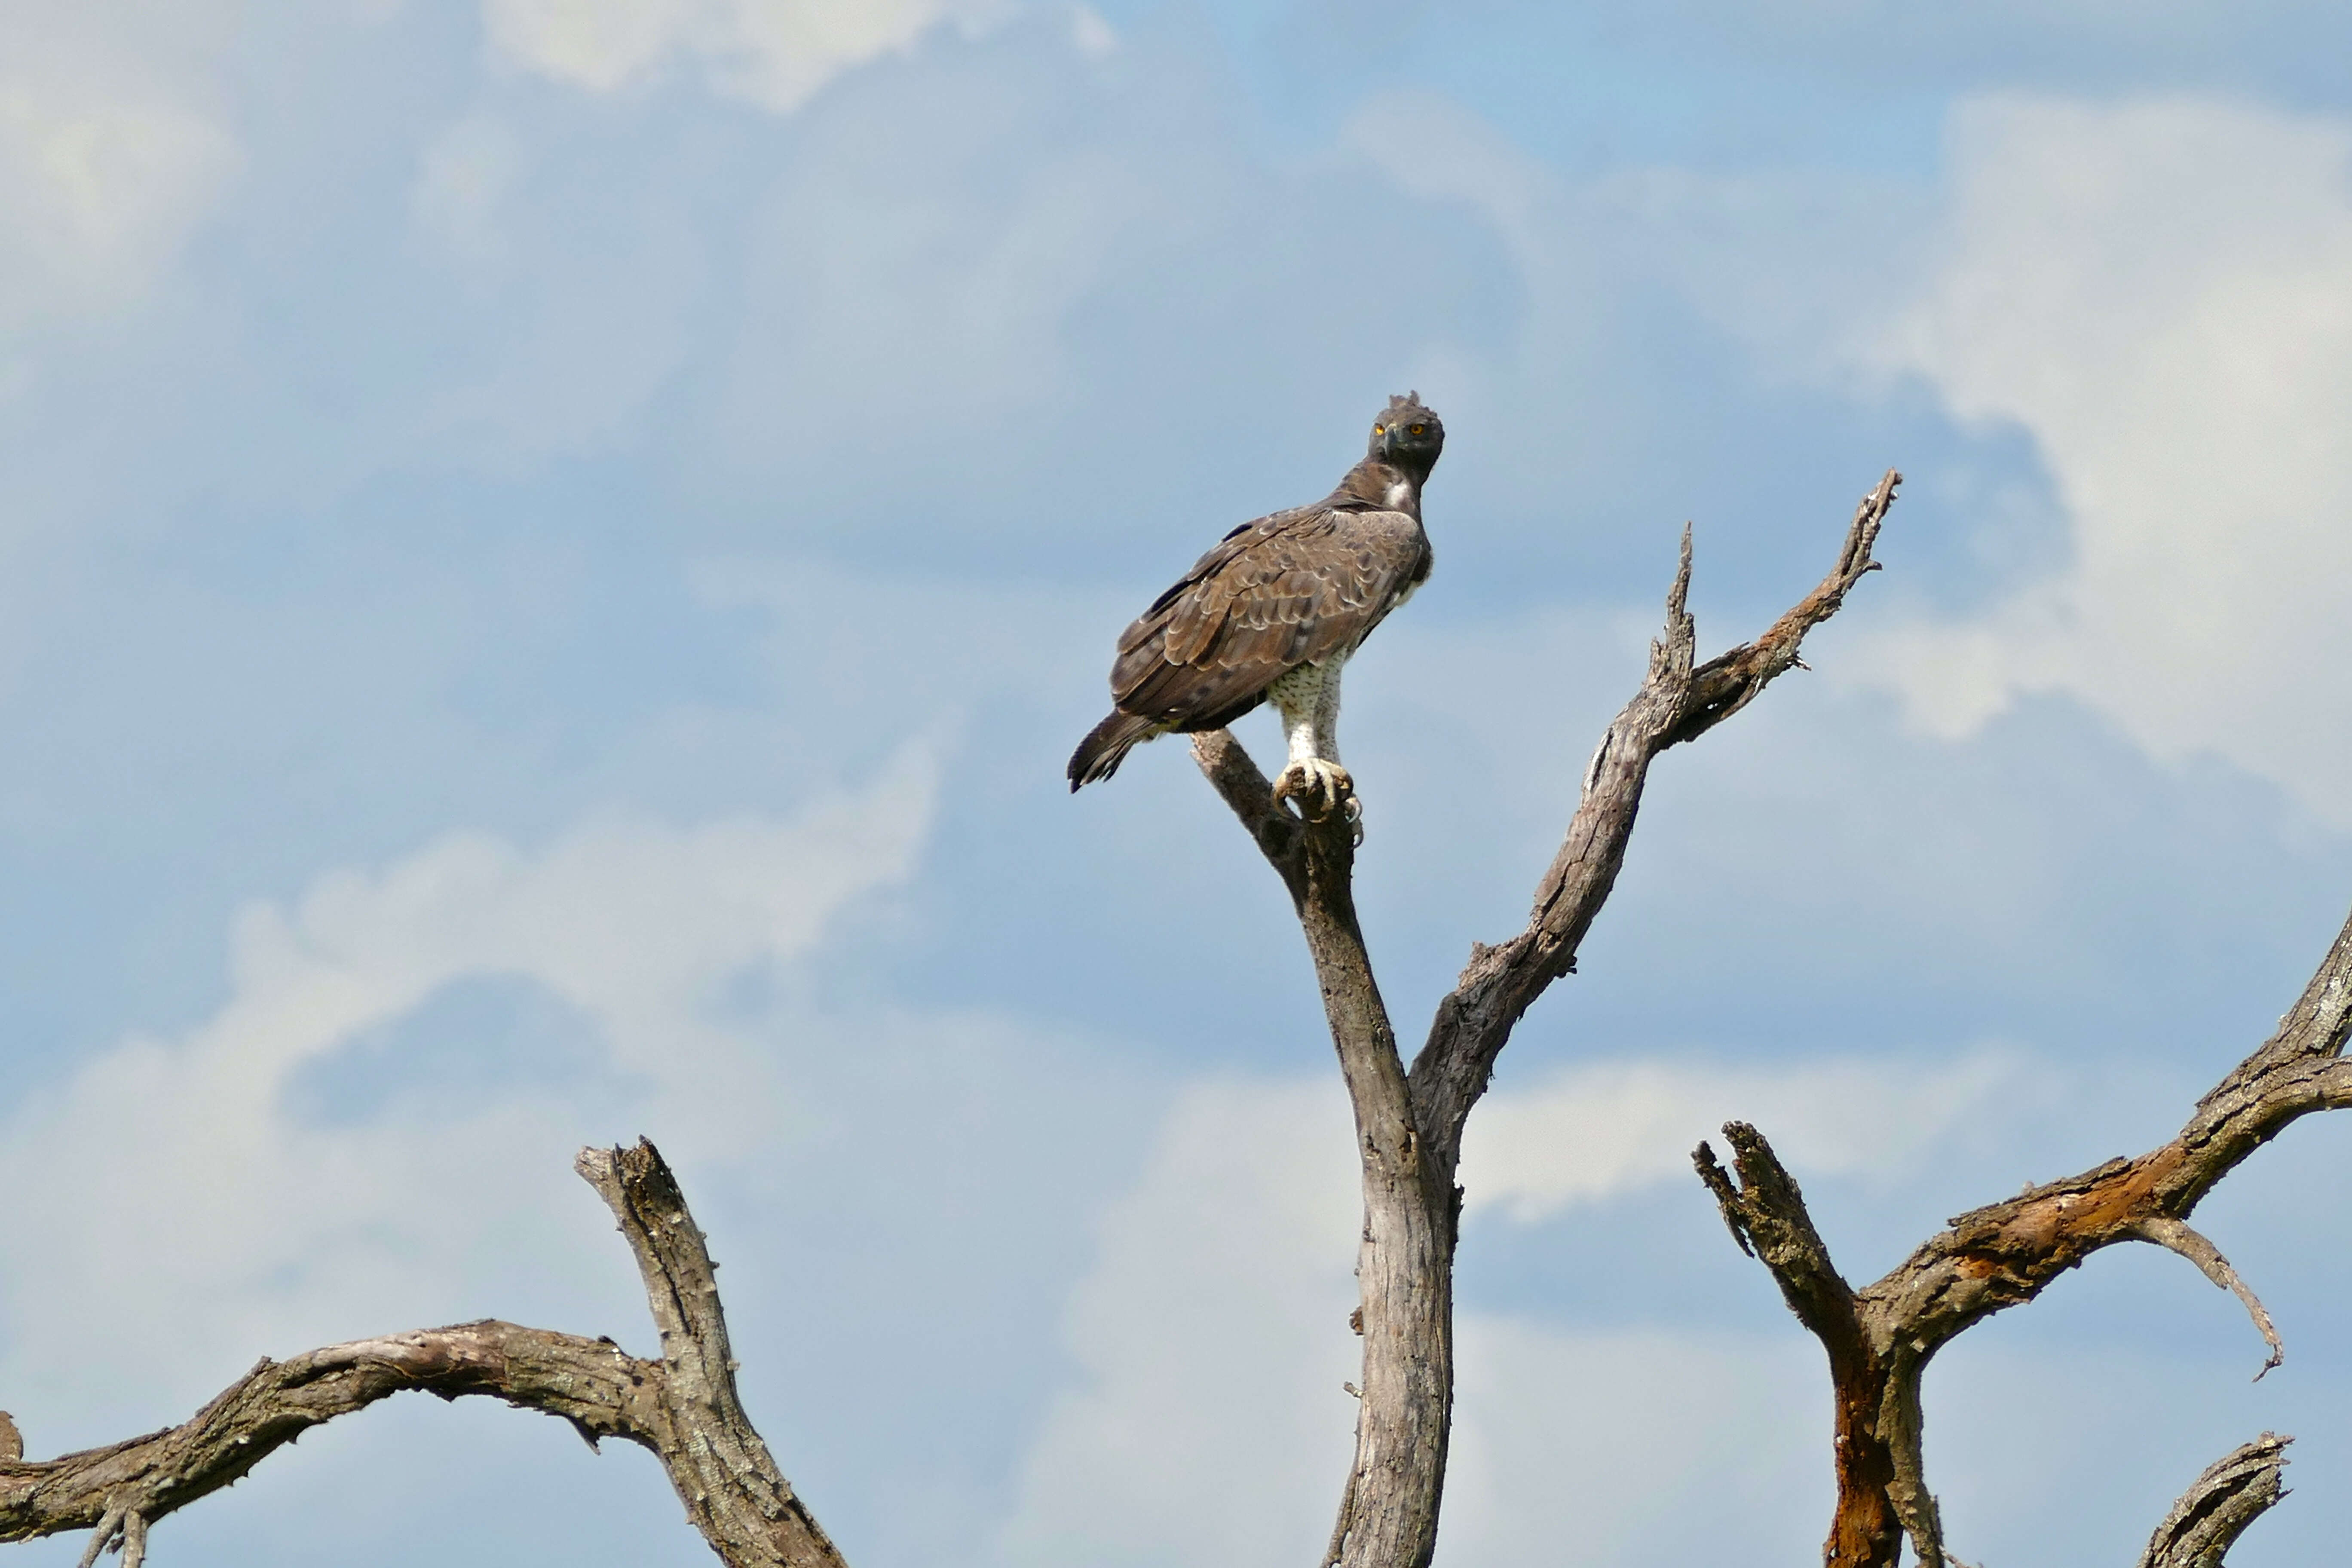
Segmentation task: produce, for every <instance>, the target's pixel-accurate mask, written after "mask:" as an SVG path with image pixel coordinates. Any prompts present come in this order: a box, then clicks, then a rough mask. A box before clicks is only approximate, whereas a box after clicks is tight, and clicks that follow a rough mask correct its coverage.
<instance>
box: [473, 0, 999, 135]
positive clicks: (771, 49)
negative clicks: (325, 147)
mask: <svg viewBox="0 0 2352 1568" xmlns="http://www.w3.org/2000/svg"><path fill="white" fill-rule="evenodd" d="M482 11H483V21H484V24H485V26H487V28H488V33H489V38H490V44H491V47H493V48H495V49H497V50H498V52H499V53H500V54H502V55H504V56H505V57H506V58H508V59H509V60H511V61H513V62H514V63H515V64H517V65H520V66H522V67H523V68H526V69H530V70H534V71H538V72H540V73H541V75H544V76H550V77H553V78H555V79H557V80H559V81H564V82H569V83H571V84H572V86H574V87H579V88H584V89H588V90H590V91H592V92H612V91H615V90H618V89H625V88H630V87H635V86H638V85H640V84H642V83H645V82H646V81H649V80H651V79H656V78H657V77H659V76H661V75H662V74H663V73H665V72H666V71H667V70H669V69H671V68H674V67H675V66H677V65H678V64H681V63H683V64H687V65H689V66H692V67H694V68H698V69H699V70H701V71H702V72H703V74H704V75H705V77H706V78H707V79H708V80H709V84H710V86H711V88H712V89H713V90H715V91H717V92H719V93H720V94H722V95H724V96H726V97H729V98H736V99H741V100H745V101H748V102H751V103H755V104H758V105H759V106H761V108H763V109H769V110H774V111H776V112H778V113H783V112H786V111H789V110H793V109H797V108H798V107H799V106H800V105H801V104H802V103H803V102H805V101H807V100H808V99H809V98H810V97H811V96H812V95H813V94H814V93H815V92H816V90H817V89H820V88H822V87H823V86H824V84H825V83H826V82H828V81H830V80H832V79H834V78H835V77H836V76H838V75H840V74H841V73H842V72H843V71H845V70H849V69H851V68H855V67H856V66H860V65H863V64H865V63H866V62H867V61H868V60H872V59H877V58H880V57H881V56H883V55H887V54H889V53H892V52H894V51H896V50H899V49H904V48H907V47H909V46H910V45H912V44H913V43H914V42H915V41H916V40H917V39H918V38H919V37H922V36H923V35H924V34H925V33H927V32H929V30H930V29H931V28H932V27H933V26H937V25H938V24H939V23H940V22H943V21H946V20H948V19H950V17H962V18H965V19H976V18H977V17H978V16H980V15H981V8H980V7H977V6H974V5H969V4H958V3H957V0H484V4H483V8H482Z"/></svg>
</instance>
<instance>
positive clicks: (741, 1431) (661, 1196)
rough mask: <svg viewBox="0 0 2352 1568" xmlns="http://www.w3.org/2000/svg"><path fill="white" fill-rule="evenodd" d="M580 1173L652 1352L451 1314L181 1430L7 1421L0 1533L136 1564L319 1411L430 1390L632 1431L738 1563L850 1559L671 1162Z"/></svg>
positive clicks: (275, 1373) (315, 1357) (621, 1160)
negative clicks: (749, 1349) (739, 1329)
mask: <svg viewBox="0 0 2352 1568" xmlns="http://www.w3.org/2000/svg"><path fill="white" fill-rule="evenodd" d="M576 1168H577V1169H578V1170H579V1172H580V1173H581V1175H582V1176H583V1177H584V1178H586V1179H587V1181H588V1182H589V1183H590V1184H592V1185H593V1186H594V1187H595V1189H596V1191H597V1192H598V1193H599V1194H602V1195H603V1197H604V1201H605V1203H606V1204H607V1205H610V1206H611V1208H612V1210H613V1215H614V1218H615V1219H617V1220H618V1221H619V1222H620V1228H621V1232H622V1234H623V1235H624V1236H625V1237H628V1239H629V1246H630V1248H631V1250H632V1251H634V1252H635V1255H636V1259H637V1269H638V1272H639V1274H640V1276H641V1277H642V1278H643V1279H644V1281H645V1287H646V1297H647V1299H648V1300H649V1302H650V1304H651V1306H652V1309H653V1316H654V1323H655V1326H656V1329H658V1330H659V1331H660V1335H661V1346H662V1353H661V1357H660V1359H659V1360H657V1361H641V1360H639V1359H637V1358H636V1357H635V1356H632V1355H630V1354H628V1353H627V1352H625V1351H623V1350H622V1349H621V1348H620V1347H619V1346H618V1345H616V1344H614V1342H612V1341H610V1340H606V1339H593V1340H592V1339H583V1338H582V1337H580V1336H579V1335H577V1334H560V1333H553V1332H550V1331H547V1330H544V1329H526V1328H521V1327H519V1326H517V1325H515V1324H513V1323H502V1322H496V1321H483V1322H475V1323H458V1324H455V1325H453V1326H451V1327H449V1328H445V1329H423V1330H419V1331H416V1332H414V1333H404V1334H389V1335H386V1336H384V1337H383V1338H381V1339H372V1340H358V1341H354V1342H352V1343H349V1344H341V1345H330V1346H328V1347H327V1348H326V1349H324V1350H316V1351H310V1352H307V1353H305V1354H302V1355H299V1356H296V1357H294V1358H293V1359H291V1360H289V1361H283V1362H275V1361H268V1360H265V1361H263V1362H261V1363H259V1364H258V1365H257V1366H256V1367H255V1368H254V1369H253V1370H252V1371H251V1372H249V1373H246V1374H245V1376H243V1377H242V1378H239V1379H238V1380H237V1381H236V1383H235V1384H231V1385H230V1386H229V1387H228V1388H227V1389H226V1390H224V1391H223V1392H222V1393H221V1394H220V1395H219V1396H218V1397H217V1398H215V1399H214V1400H213V1402H212V1403H211V1404H209V1405H205V1407H204V1408H203V1409H202V1410H200V1411H198V1412H197V1413H196V1414H195V1415H194V1416H192V1417H190V1418H189V1419H188V1420H187V1421H185V1422H183V1423H182V1424H181V1425H179V1426H173V1427H169V1428H166V1429H165V1430H163V1431H161V1432H151V1433H149V1434H148V1435H147V1436H143V1437H133V1438H130V1439H128V1440H127V1441H124V1442H121V1443H115V1444H110V1445H109V1446H108V1447H103V1448H91V1449H88V1450H85V1451H83V1452H81V1453H77V1454H67V1455H64V1456H62V1457H60V1458H55V1459H44V1460H40V1461H37V1462H33V1463H27V1462H26V1461H25V1460H24V1459H23V1458H21V1455H22V1452H23V1445H22V1441H21V1439H19V1438H18V1437H17V1436H16V1427H15V1426H14V1424H13V1423H11V1422H10V1421H9V1420H8V1419H7V1417H6V1416H5V1415H0V1542H7V1541H28V1540H31V1539H33V1538H35V1537H37V1536H43V1535H56V1534H58V1533H60V1532H62V1531H69V1530H89V1531H92V1534H91V1537H90V1542H89V1551H88V1552H85V1553H84V1554H83V1558H82V1562H83V1565H84V1568H89V1564H90V1563H95V1562H96V1561H97V1559H98V1556H99V1554H100V1552H101V1551H103V1550H104V1549H105V1548H106V1547H108V1546H109V1545H113V1544H118V1543H119V1544H120V1546H121V1551H122V1560H123V1568H139V1564H140V1563H141V1560H142V1557H143V1556H144V1554H145V1551H146V1542H147V1532H148V1530H149V1528H150V1527H151V1526H152V1524H153V1523H154V1522H155V1521H157V1520H159V1519H162V1518H163V1516H164V1515H165V1514H168V1513H172V1512H174V1511H176V1510H180V1509H183V1508H185V1507H186V1506H188V1504H190V1503H192V1502H194V1501H196V1500H198V1499H200V1498H203V1497H205V1496H208V1495H210V1494H211V1493H213V1492H215V1491H217V1490H219V1489H221V1488H223V1487H225V1486H227V1485H228V1484H230V1483H231V1482H233V1481H235V1480H236V1479H239V1478H241V1477H242V1476H244V1475H245V1474H246V1473H247V1471H249V1470H251V1469H252V1468H254V1466H256V1465H257V1464H259V1463H260V1462H261V1460H262V1459H263V1458H266V1457H267V1456H268V1455H269V1454H270V1453H272V1452H273V1451H275V1450H276V1449H278V1448H279V1447H283V1446H284V1445H286V1444H288V1443H290V1442H292V1441H294V1440H295V1439H296V1438H297V1437H299V1436H301V1435H302V1434H303V1433H304V1432H306V1431H308V1430H310V1428H311V1427H313V1426H319V1425H320V1424H321V1423H322V1422H327V1421H331V1420H333V1419H334V1418H335V1417H336V1416H338V1415H350V1414H351V1413H352V1412H353V1411H355V1410H361V1409H364V1408H365V1407H366V1406H368V1405H373V1404H374V1403H375V1402H376V1401H377V1400H379V1399H383V1398H384V1397H386V1396H387V1395H389V1394H398V1393H401V1392H403V1391H404V1390H406V1389H423V1390H424V1391H425V1392H426V1393H429V1394H438V1395H439V1396H440V1397H442V1398H444V1399H457V1398H459V1397H461V1396H463V1395H466V1394H488V1395H490V1396H492V1397H494V1398H498V1399H503V1400H505V1401H506V1402H507V1403H508V1404H509V1405H516V1406H518V1407H520V1408H522V1409H528V1410H539V1411H543V1412H545V1413H546V1414H548V1415H560V1416H562V1418H563V1419H564V1420H566V1421H569V1422H571V1423H572V1426H573V1427H574V1428H575V1429H577V1430H578V1432H579V1433H580V1435H581V1436H583V1437H585V1438H586V1439H587V1440H588V1445H589V1447H592V1448H593V1447H595V1446H596V1445H597V1442H598V1440H599V1439H601V1438H604V1437H621V1438H625V1439H626V1440H628V1441H629V1442H632V1443H635V1444H637V1445H638V1446H639V1447H645V1448H647V1449H650V1450H652V1452H653V1453H654V1455H655V1456H656V1458H659V1459H660V1460H661V1463H662V1468H664V1469H665V1470H666V1471H667V1473H668V1475H669V1479H670V1483H671V1485H673V1486H674V1487H676V1488H677V1495H678V1498H679V1500H680V1501H682V1502H684V1503H685V1505H686V1511H687V1517H688V1519H690V1520H691V1521H693V1523H694V1526H695V1528H696V1529H698V1530H699V1531H701V1532H702V1536H703V1539H704V1540H705V1541H708V1542H709V1543H710V1548H711V1550H712V1551H714V1552H717V1553H718V1554H719V1558H720V1559H721V1560H722V1561H724V1562H726V1563H729V1564H730V1565H732V1568H842V1563H841V1558H840V1557H839V1555H838V1554H837V1553H836V1552H835V1551H834V1549H833V1543H832V1542H829V1541H827V1540H826V1539H825V1536H824V1531H822V1530H820V1529H818V1528H817V1524H816V1521H815V1520H814V1519H813V1518H811V1517H810V1515H809V1512H808V1510H807V1509H806V1508H804V1507H803V1505H802V1504H801V1501H800V1500H799V1499H798V1498H797V1497H795V1496H794V1495H793V1489H792V1486H791V1484H790V1483H788V1482H787V1481H786V1480H785V1479H784V1478H783V1476H782V1474H781V1473H780V1472H779V1471H778V1470H777V1468H776V1464H775V1461H774V1459H772V1458H770V1457H769V1454H768V1448H767V1445H766V1444H765V1443H763V1442H761V1440H760V1435H759V1433H758V1432H757V1431H755V1430H754V1429H753V1428H752V1426H751V1421H750V1419H749V1417H747V1416H746V1415H744V1414H743V1408H742V1405H741V1402H740V1400H739V1399H738V1398H737V1396H736V1392H735V1367H734V1363H733V1362H732V1361H731V1360H730V1357H729V1352H728V1345H727V1323H726V1318H725V1315H724V1314H723V1312H722V1311H721V1310H720V1308H719V1287H718V1284H717V1279H716V1274H715V1271H714V1266H713V1264H712V1263H711V1261H710V1254H709V1250H708V1249H707V1248H706V1247H705V1246H704V1237H703V1235H702V1233H701V1232H700V1231H699V1230H698V1229H696V1228H695V1225H694V1218H693V1215H690V1214H689V1213H688V1210H687V1206H686V1198H685V1196H684V1195H683V1194H681V1193H680V1192H679V1191H678V1186H677V1179H676V1178H675V1177H674V1176H672V1175H671V1174H670V1170H669V1167H668V1165H667V1164H666V1163H663V1160H662V1157H661V1155H660V1154H659V1153H658V1152H656V1150H655V1148H654V1146H653V1145H652V1144H651V1143H648V1142H644V1141H642V1140H641V1141H639V1142H638V1143H637V1145H636V1146H635V1148H632V1149H588V1150H583V1151H582V1152H581V1155H580V1158H579V1161H578V1162H577V1167H576Z"/></svg>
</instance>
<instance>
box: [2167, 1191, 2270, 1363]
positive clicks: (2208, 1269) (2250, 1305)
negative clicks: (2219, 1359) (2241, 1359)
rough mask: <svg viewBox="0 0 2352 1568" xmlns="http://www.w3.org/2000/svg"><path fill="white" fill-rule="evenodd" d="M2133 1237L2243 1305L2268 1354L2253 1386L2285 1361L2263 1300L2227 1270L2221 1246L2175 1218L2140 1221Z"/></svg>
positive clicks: (2239, 1278) (2243, 1281)
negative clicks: (2191, 1267)
mask: <svg viewBox="0 0 2352 1568" xmlns="http://www.w3.org/2000/svg"><path fill="white" fill-rule="evenodd" d="M2132 1234H2133V1235H2135V1236H2137V1237H2139V1238H2140V1239H2141V1240H2142V1241H2150V1242H2154V1243H2155V1244H2156V1245H2157V1246H2158V1247H2163V1248H2164V1249H2165V1250H2166V1251H2168V1252H2177V1253H2179V1254H2180V1256H2181V1257H2183V1258H2187V1259H2189V1262H2191V1263H2194V1264H2195V1265H2197V1267H2198V1269H2199V1270H2200V1272H2201V1273H2202V1274H2203V1275H2204V1276H2205V1278H2206V1279H2210V1280H2211V1281H2213V1283H2214V1284H2216V1285H2219V1286H2220V1287H2221V1289H2224V1290H2227V1291H2229V1292H2230V1293H2231V1295H2233V1296H2235V1297H2237V1299H2238V1300H2239V1301H2241V1302H2242V1303H2243V1305H2244V1306H2245V1309H2246V1315H2247V1316H2249V1317H2251V1318H2252V1319H2253V1320H2254V1327H2255V1329H2256V1330H2258V1331H2260V1332H2261V1334H2262V1336H2263V1343H2264V1344H2265V1345H2268V1346H2269V1347H2270V1352H2271V1354H2270V1359H2269V1360H2268V1361H2266V1362H2264V1363H2263V1365H2262V1371H2260V1372H2257V1373H2254V1381H2255V1382H2256V1383H2260V1382H2262V1380H2263V1376H2264V1375H2265V1374H2266V1373H2269V1371H2270V1370H2271V1368H2273V1367H2274V1366H2276V1365H2278V1364H2279V1363H2281V1362H2283V1361H2284V1360H2286V1342H2284V1341H2283V1340H2281V1339H2280V1338H2279V1331H2278V1329H2277V1327H2276V1325H2274V1324H2273V1323H2272V1321H2271V1314H2270V1310H2269V1309H2267V1308H2265V1307H2264V1306H2263V1302H2262V1298H2261V1297H2259V1296H2257V1295H2255V1294H2254V1292H2253V1288H2252V1286H2250V1285H2248V1284H2247V1283H2246V1281H2245V1279H2243V1278H2242V1276H2240V1274H2239V1273H2238V1271H2237V1270H2236V1269H2235V1268H2231V1267H2230V1260H2229V1259H2228V1258H2224V1257H2222V1256H2221V1248H2220V1247H2215V1246H2214V1245H2213V1244H2212V1243H2211V1242H2210V1241H2208V1240H2206V1239H2205V1237H2202V1236H2200V1234H2198V1233H2197V1232H2196V1231H2194V1230H2191V1229H2189V1226H2186V1225H2184V1224H2182V1223H2181V1222H2180V1221H2179V1220H2177V1219H2162V1218H2155V1217H2151V1218H2148V1219H2143V1220H2141V1221H2139V1222H2138V1223H2137V1224H2136V1225H2134V1226H2132Z"/></svg>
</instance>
